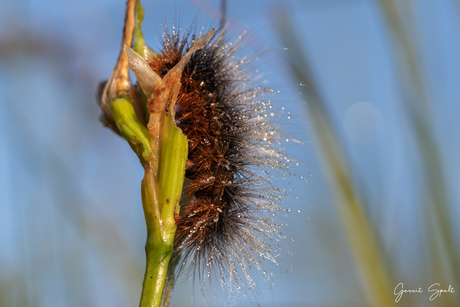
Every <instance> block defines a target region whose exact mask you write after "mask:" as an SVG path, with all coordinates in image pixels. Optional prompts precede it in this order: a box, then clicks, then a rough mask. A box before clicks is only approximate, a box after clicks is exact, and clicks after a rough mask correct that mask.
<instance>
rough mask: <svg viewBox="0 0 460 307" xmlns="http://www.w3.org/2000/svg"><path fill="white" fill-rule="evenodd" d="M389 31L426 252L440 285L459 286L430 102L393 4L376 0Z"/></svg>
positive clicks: (459, 273)
mask: <svg viewBox="0 0 460 307" xmlns="http://www.w3.org/2000/svg"><path fill="white" fill-rule="evenodd" d="M378 3H379V4H380V6H381V8H382V12H383V13H384V18H385V21H386V24H387V26H388V28H389V29H390V33H391V39H392V43H393V48H394V52H395V55H396V60H397V62H398V65H397V66H398V68H399V70H400V74H401V79H402V80H401V81H402V84H401V91H402V94H403V106H404V109H405V111H406V114H407V116H408V119H409V121H410V123H411V125H410V126H411V127H412V128H413V129H414V135H415V137H416V142H417V147H418V149H419V153H420V157H421V159H422V163H423V168H424V173H425V175H424V178H425V186H426V189H425V191H426V193H427V201H426V202H425V204H426V206H425V214H426V219H427V224H428V225H429V233H430V245H431V248H430V252H431V254H432V257H433V260H434V261H433V263H434V267H433V269H434V272H435V275H437V276H438V278H442V279H443V281H444V282H448V283H451V284H456V285H460V264H459V263H460V256H459V251H458V250H457V248H456V246H457V244H455V243H456V242H455V238H454V233H453V229H452V226H451V220H450V219H449V203H450V200H449V197H448V191H447V189H446V186H447V185H446V182H447V181H446V179H445V175H444V168H443V163H442V159H441V153H440V152H439V147H438V144H437V142H436V139H435V136H434V133H433V128H432V125H433V124H432V119H431V117H430V99H429V96H428V94H427V92H426V90H425V89H426V88H427V87H426V85H425V84H424V81H423V78H422V73H421V72H420V68H419V67H420V66H419V63H418V60H417V55H416V52H415V49H414V48H415V47H414V44H413V43H412V42H411V40H410V38H409V36H408V35H407V32H406V30H405V28H404V26H403V24H402V21H401V18H400V16H399V14H398V9H397V6H396V3H395V2H394V1H393V0H378ZM459 294H460V293H459V292H457V293H456V294H455V295H451V296H448V297H447V296H446V297H447V298H446V299H447V300H451V302H450V304H452V306H458V305H459V303H460V297H459Z"/></svg>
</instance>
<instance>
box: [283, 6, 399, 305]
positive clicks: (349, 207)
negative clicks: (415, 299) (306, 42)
mask: <svg viewBox="0 0 460 307" xmlns="http://www.w3.org/2000/svg"><path fill="white" fill-rule="evenodd" d="M277 16H278V20H277V24H276V29H277V31H278V36H279V37H280V38H281V40H282V42H283V44H284V45H285V46H286V47H287V48H288V49H289V50H290V56H289V57H288V62H289V66H290V69H291V70H292V73H293V77H294V78H295V80H299V81H301V82H302V83H303V84H302V85H303V86H302V93H303V94H304V95H305V96H306V99H307V107H308V113H309V115H310V116H309V118H310V120H311V121H312V123H313V126H314V127H315V132H316V136H317V139H318V142H319V143H320V147H321V153H322V164H323V169H324V173H325V176H326V177H327V179H328V182H329V186H330V190H331V191H332V192H333V194H334V200H335V204H336V209H337V211H338V213H339V217H340V219H341V221H342V223H343V225H344V228H345V232H346V235H347V237H348V239H349V241H350V246H351V250H352V253H353V256H354V260H355V263H356V266H357V268H358V270H359V272H360V274H361V277H362V278H363V279H362V280H363V284H364V285H366V287H367V289H366V290H367V293H368V294H369V300H370V302H371V304H372V306H376V307H377V306H378V307H388V306H395V303H394V297H393V287H391V286H390V278H389V276H388V273H387V272H389V270H387V269H386V268H385V265H384V261H383V259H382V255H383V253H381V251H380V246H379V240H378V239H377V238H376V236H375V232H374V229H373V228H372V226H371V224H370V221H369V219H368V216H367V213H366V212H365V209H364V207H363V204H362V201H361V199H360V196H359V194H358V193H357V191H356V189H355V187H354V185H353V182H352V178H351V175H350V171H349V167H348V165H347V159H346V157H345V156H344V155H343V152H344V151H343V149H342V146H341V144H340V142H339V140H338V137H337V135H336V132H335V129H334V126H333V124H332V122H331V119H330V117H329V115H328V113H327V110H326V108H325V105H324V102H323V100H322V98H321V96H320V94H319V92H318V91H317V88H316V86H315V83H314V79H313V77H312V75H311V73H310V67H309V65H308V63H307V61H306V59H304V58H302V55H303V54H304V53H303V51H302V50H301V47H300V45H299V43H298V41H297V39H296V38H295V34H294V30H293V28H292V26H291V22H290V20H289V17H288V16H287V14H284V15H283V14H280V13H279V12H278V14H277Z"/></svg>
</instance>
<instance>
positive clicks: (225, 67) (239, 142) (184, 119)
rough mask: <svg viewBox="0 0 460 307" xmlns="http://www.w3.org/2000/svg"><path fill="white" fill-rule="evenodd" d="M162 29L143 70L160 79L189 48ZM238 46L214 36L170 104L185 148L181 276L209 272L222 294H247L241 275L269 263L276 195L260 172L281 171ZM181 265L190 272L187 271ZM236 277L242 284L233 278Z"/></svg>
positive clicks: (267, 110) (266, 111)
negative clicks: (160, 39)
mask: <svg viewBox="0 0 460 307" xmlns="http://www.w3.org/2000/svg"><path fill="white" fill-rule="evenodd" d="M164 28H165V33H164V35H163V47H162V50H161V52H160V53H159V55H158V57H155V58H152V59H151V60H150V61H149V65H150V67H151V69H152V70H153V71H155V72H156V73H157V74H158V75H159V76H160V77H163V76H164V75H165V74H166V73H167V72H168V71H169V70H170V69H171V68H172V67H174V66H175V65H176V64H177V63H178V62H179V61H180V59H181V57H182V56H183V55H184V54H185V53H186V52H187V51H188V49H189V46H190V45H193V42H194V40H195V36H194V35H191V31H187V32H186V34H185V35H184V36H183V37H181V36H180V34H179V33H178V32H176V31H175V28H173V31H172V33H170V32H169V31H168V28H167V27H164ZM241 43H242V40H241V38H240V40H239V41H238V42H236V43H235V44H234V45H232V44H230V43H227V42H226V40H225V34H224V33H222V32H220V33H219V34H217V35H216V36H215V38H214V39H213V40H212V41H211V42H210V43H209V44H208V45H207V46H206V47H204V48H203V49H201V50H198V51H196V52H195V53H194V54H193V56H192V57H191V59H190V61H189V62H188V64H187V65H186V67H185V69H184V71H183V75H182V78H181V83H182V86H181V89H180V93H179V96H178V100H177V102H176V120H177V123H178V126H179V127H180V128H181V129H182V131H183V132H184V134H185V135H186V136H187V138H188V141H189V154H188V162H187V168H186V178H188V184H187V186H186V188H185V192H184V194H185V195H184V196H185V198H186V199H188V201H187V202H186V203H185V204H183V205H182V208H181V212H180V215H179V216H176V223H177V231H176V239H175V248H176V252H179V253H180V254H181V256H182V259H181V262H182V266H181V267H182V268H183V267H188V269H189V270H191V272H192V273H199V274H198V276H200V282H202V284H203V283H204V282H205V281H206V280H208V279H210V278H211V276H212V274H213V270H214V269H215V270H216V271H217V272H215V273H216V274H217V276H219V279H220V280H221V281H222V282H221V283H220V285H221V286H222V288H227V286H235V287H236V288H240V287H241V286H247V288H249V289H250V288H251V287H253V284H254V283H253V281H252V279H251V277H250V274H249V270H250V269H251V268H252V267H255V268H258V269H261V268H262V264H261V261H260V260H261V259H267V260H270V261H273V262H276V260H275V257H274V256H273V254H274V251H273V249H274V248H275V249H276V248H277V247H273V246H272V244H270V243H271V241H272V240H273V238H274V237H277V236H278V233H279V230H278V228H279V225H278V224H277V223H276V221H275V220H274V218H273V216H275V214H274V213H275V212H276V211H280V210H281V207H280V206H279V205H278V203H279V201H280V198H281V196H282V194H283V193H284V192H283V190H281V189H277V188H275V187H274V186H273V185H271V184H270V182H269V180H268V178H267V175H266V173H264V172H263V171H264V170H266V169H267V168H271V169H273V168H275V169H279V168H286V167H288V165H287V164H285V163H284V162H283V154H282V152H279V151H277V150H275V149H273V148H272V145H273V143H274V142H275V140H276V138H278V137H279V134H278V132H277V131H276V129H275V128H274V127H273V126H272V124H271V122H270V120H267V117H270V114H273V113H272V112H273V110H272V108H273V107H272V105H271V103H270V102H269V101H264V100H262V99H261V98H260V96H261V95H263V94H265V93H267V92H268V91H269V90H268V89H264V88H262V87H260V86H258V87H253V85H252V83H251V78H253V77H254V75H253V74H252V73H251V71H250V69H249V67H248V65H247V60H245V59H242V60H238V59H236V58H235V53H236V51H237V49H238V48H239V46H240V44H241ZM187 264H189V265H190V266H187ZM238 270H241V271H242V272H243V273H244V276H245V279H243V278H241V277H240V276H239V274H238V273H237V272H238Z"/></svg>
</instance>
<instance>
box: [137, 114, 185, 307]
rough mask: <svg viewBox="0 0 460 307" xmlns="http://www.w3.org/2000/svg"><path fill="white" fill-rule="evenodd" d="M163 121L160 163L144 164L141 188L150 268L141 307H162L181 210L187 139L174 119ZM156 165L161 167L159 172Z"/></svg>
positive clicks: (146, 275) (143, 287)
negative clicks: (176, 221)
mask: <svg viewBox="0 0 460 307" xmlns="http://www.w3.org/2000/svg"><path fill="white" fill-rule="evenodd" d="M162 122H163V126H162V129H161V133H160V135H161V136H162V139H161V142H160V143H159V144H160V145H161V148H160V156H159V157H157V158H156V159H158V158H159V164H154V163H147V164H146V165H145V173H144V179H143V180H142V185H141V192H142V204H143V207H144V215H145V222H146V225H147V243H146V245H145V252H146V257H147V265H146V269H145V276H144V283H143V285H142V296H141V302H140V307H158V306H160V302H161V297H162V293H163V288H164V284H165V279H166V275H167V272H168V265H169V260H170V259H171V255H172V254H173V250H174V236H175V233H176V224H175V221H174V215H175V214H176V213H178V211H179V208H180V207H179V202H180V196H181V193H182V185H183V182H184V176H185V162H186V161H187V154H188V142H187V138H186V137H185V135H184V134H183V133H182V131H181V130H180V129H179V128H177V127H176V125H175V123H174V121H173V120H172V119H171V117H170V116H165V117H164V120H163V121H162ZM149 162H151V161H149ZM153 165H159V167H158V169H155V168H154V167H153Z"/></svg>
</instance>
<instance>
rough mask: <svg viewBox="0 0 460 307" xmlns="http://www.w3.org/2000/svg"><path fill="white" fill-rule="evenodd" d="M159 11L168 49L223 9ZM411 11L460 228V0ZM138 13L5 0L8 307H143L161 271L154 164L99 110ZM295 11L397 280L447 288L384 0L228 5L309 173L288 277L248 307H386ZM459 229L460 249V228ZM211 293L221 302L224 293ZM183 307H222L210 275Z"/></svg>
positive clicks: (0, 280)
mask: <svg viewBox="0 0 460 307" xmlns="http://www.w3.org/2000/svg"><path fill="white" fill-rule="evenodd" d="M142 4H143V6H144V9H145V12H146V15H145V21H144V27H143V32H144V35H145V37H146V41H147V44H148V45H150V46H151V47H152V48H153V49H154V50H157V49H158V48H159V47H160V44H159V40H158V39H159V38H160V36H161V33H162V27H161V21H166V23H168V24H171V20H172V19H176V20H179V21H178V24H180V26H181V27H182V28H183V29H186V28H188V27H189V26H190V25H191V24H192V23H193V22H194V21H195V22H196V23H197V24H198V25H205V26H207V27H209V26H212V25H215V24H216V21H214V22H213V20H216V10H217V9H218V7H219V1H210V2H206V1H202V0H194V1H190V2H187V1H180V0H177V1H143V2H142ZM399 4H400V9H401V10H400V12H401V14H403V16H404V19H403V20H404V22H405V26H406V27H407V29H409V30H410V31H411V32H410V33H411V35H410V37H411V39H412V42H413V44H414V46H416V50H417V56H418V59H419V63H420V66H419V67H420V69H421V71H422V72H423V78H424V81H425V85H426V87H425V90H426V92H427V94H428V98H429V100H430V101H431V105H430V114H431V115H432V123H433V133H434V134H435V136H436V141H437V142H438V148H439V150H440V152H441V155H442V162H443V166H444V171H445V176H446V185H447V187H446V189H447V191H448V193H449V195H448V198H449V200H450V206H451V208H450V209H451V214H450V217H451V219H452V221H458V220H459V219H460V209H459V206H458V204H459V202H460V189H459V188H458V187H459V182H460V163H459V158H458V157H459V156H460V146H459V145H460V134H459V133H458V131H460V121H459V120H458V115H459V114H460V104H459V103H458V101H459V97H460V86H459V84H460V57H459V55H460V18H459V17H460V3H459V2H458V1H455V0H418V1H412V2H410V1H400V2H399ZM124 9H125V3H124V1H113V0H111V1H108V0H101V1H94V0H93V1H88V0H82V1H49V0H41V1H36V0H29V1H25V0H24V1H12V0H3V1H2V2H1V3H0V108H1V111H0V306H48V307H53V306H120V307H122V306H136V305H137V304H138V300H139V294H140V287H141V283H142V277H143V270H144V262H145V260H144V247H143V246H144V242H145V225H144V220H143V219H144V218H143V213H142V206H141V200H140V193H139V191H140V181H141V179H142V176H143V173H142V168H141V166H140V165H139V163H138V161H137V158H136V156H135V155H134V154H133V153H132V151H131V149H130V148H129V146H127V145H126V143H125V142H124V141H123V140H122V139H121V138H119V137H117V136H115V135H114V134H113V133H112V132H111V131H109V130H108V129H105V128H103V127H102V125H101V124H100V123H99V121H98V115H99V110H98V107H97V105H96V102H95V91H96V86H97V84H98V82H99V81H101V80H105V79H107V78H108V77H109V75H110V72H111V70H112V69H113V67H114V65H115V61H116V58H117V56H118V53H119V45H120V41H121V31H122V28H123V20H124ZM281 9H284V10H286V11H287V12H288V13H289V14H290V16H291V17H292V21H293V24H294V27H295V31H296V33H295V35H297V37H298V38H299V41H300V42H301V43H302V47H303V50H304V54H302V55H295V56H303V57H305V58H308V59H309V62H310V63H311V65H312V68H313V72H314V76H315V79H316V81H317V84H318V87H319V89H320V91H321V93H322V94H323V97H324V99H325V101H326V103H327V105H328V108H329V111H330V114H331V116H332V118H333V120H334V124H335V126H336V128H337V131H338V133H339V136H340V137H341V141H342V143H343V145H344V148H345V151H346V154H347V155H348V157H349V161H350V164H351V166H352V170H353V176H354V178H355V180H356V182H357V183H358V188H359V191H360V192H361V194H362V196H363V199H364V201H365V204H366V207H367V209H368V212H369V215H370V217H371V219H372V221H373V225H374V227H375V228H376V229H377V230H378V232H379V234H380V236H381V239H382V242H383V246H384V248H385V250H384V253H385V255H386V256H387V257H388V259H389V260H390V262H391V268H392V271H393V272H392V273H393V274H394V276H395V285H396V284H397V283H399V282H404V283H405V284H407V285H408V287H409V286H412V287H413V288H418V287H419V286H421V287H425V286H426V285H430V284H432V283H434V282H436V280H433V278H432V277H431V276H433V274H434V273H435V272H433V268H432V266H431V264H430V259H429V257H428V256H427V253H428V249H429V245H427V241H428V237H429V233H428V230H427V227H426V221H425V220H424V215H423V210H422V209H421V208H422V205H423V203H424V202H425V201H426V199H425V197H426V195H425V193H424V189H423V182H422V181H423V180H422V177H423V176H424V175H423V171H422V170H421V161H420V158H419V155H418V154H417V147H416V146H415V140H414V135H413V131H412V128H411V127H410V124H409V123H408V120H407V116H406V114H405V112H404V109H403V107H402V103H401V94H400V92H401V91H400V89H401V88H400V86H401V75H400V71H399V67H398V65H397V64H396V61H395V54H394V52H393V51H394V50H393V48H392V45H391V40H390V36H389V33H388V31H387V29H386V26H385V23H384V19H383V15H382V12H381V11H380V9H379V6H378V5H377V2H376V1H371V0H304V1H295V0H287V1H284V2H282V3H281V2H277V1H262V0H255V1H240V0H236V1H228V13H229V15H230V16H231V24H232V28H231V29H232V33H235V35H236V36H237V35H238V34H240V33H242V32H243V31H249V33H250V40H249V41H248V44H247V45H246V46H245V47H244V49H243V50H242V53H247V54H249V55H251V56H255V57H257V58H258V60H257V61H256V62H254V66H255V67H256V68H257V69H259V70H260V72H261V75H262V77H261V79H260V80H258V82H261V83H263V84H264V85H265V84H267V86H269V87H272V88H273V89H274V90H275V91H278V90H279V91H280V93H278V94H276V95H274V96H273V98H269V99H272V100H273V102H274V104H275V106H276V108H277V110H278V114H279V116H278V117H277V120H278V122H279V123H280V126H282V128H283V133H284V134H285V135H286V139H290V142H286V140H282V141H281V147H283V148H284V149H285V151H286V153H288V154H289V155H290V156H291V157H293V158H294V159H296V160H297V161H298V162H299V166H296V167H295V172H296V173H297V175H296V176H291V178H290V179H289V180H279V181H277V184H278V185H280V186H283V187H284V188H286V189H288V190H290V193H291V197H290V198H289V199H287V200H286V202H285V205H286V206H287V207H290V208H291V209H292V211H294V212H296V213H295V214H291V215H288V216H287V217H285V219H286V220H285V222H286V223H287V224H288V226H287V227H286V228H285V229H284V230H283V232H284V233H285V235H286V240H285V242H284V243H283V244H285V245H286V248H285V250H286V252H285V253H284V254H283V255H281V257H280V263H281V265H280V266H270V270H271V272H272V273H273V275H274V279H273V280H274V283H273V284H267V283H265V282H264V281H263V278H262V277H261V276H259V277H258V279H259V291H258V297H256V298H255V299H254V298H253V297H252V295H251V296H250V297H249V298H247V297H244V296H241V295H240V296H237V297H236V298H233V299H232V300H231V302H232V305H235V306H257V303H258V304H259V305H260V306H266V307H270V306H368V305H367V303H366V301H365V298H366V296H365V293H364V290H363V288H362V285H361V284H360V280H359V278H358V277H357V272H356V270H355V268H354V264H353V262H352V258H351V256H350V253H349V252H350V251H349V247H348V243H347V241H346V238H345V236H344V234H343V230H342V228H341V224H340V221H339V220H338V218H337V213H336V211H335V207H334V205H333V203H332V197H331V196H330V194H331V193H330V192H329V191H328V189H327V186H326V182H325V178H324V175H323V174H322V172H321V168H320V166H321V165H320V160H319V159H318V155H321V152H320V151H319V144H318V142H317V141H316V140H315V135H314V130H313V127H312V125H311V122H310V121H309V119H308V114H307V113H306V108H305V106H304V104H305V99H304V98H303V97H302V96H301V95H300V94H299V91H300V90H299V83H300V82H299V81H297V80H294V79H293V78H292V76H291V75H290V74H289V71H288V69H287V68H286V65H285V62H284V58H285V56H287V55H289V54H290V51H286V50H284V48H283V45H282V44H281V43H280V40H279V39H278V38H277V37H276V34H275V30H274V19H276V17H277V16H278V15H279V14H280V12H281ZM173 16H176V17H173ZM266 51H268V52H266ZM283 107H284V108H285V109H284V110H283ZM288 115H293V117H292V119H288ZM293 139H295V140H299V141H300V142H301V143H302V144H298V143H295V142H292V140H293ZM298 210H300V213H299V212H298ZM453 226H454V228H455V236H456V237H455V239H456V242H459V240H460V238H459V234H460V228H459V226H458V224H455V223H453ZM457 249H458V246H457ZM114 268H115V269H114ZM259 275H261V274H259ZM446 286H447V285H446ZM454 288H455V285H454ZM456 289H457V291H460V285H457V286H456ZM216 296H217V297H219V295H218V294H216ZM207 297H208V304H209V305H210V306H212V305H213V304H214V301H215V299H214V298H213V294H212V293H210V294H208V296H207ZM413 299H414V301H410V300H409V299H407V300H406V301H405V302H406V303H407V304H411V303H416V306H428V305H430V306H438V305H436V304H440V305H439V306H443V305H442V301H437V302H431V303H430V302H429V300H428V298H427V297H424V296H423V295H422V296H419V297H414V298H413ZM227 300H228V299H227V298H225V297H224V298H222V297H221V298H219V303H218V304H217V305H218V306H222V305H223V304H224V302H226V301H227ZM402 303H404V302H402ZM227 305H228V303H227ZM172 306H204V302H203V299H202V295H201V292H200V290H199V285H198V283H195V284H193V283H192V282H183V283H180V284H178V285H177V286H176V289H175V292H174V294H173V304H172Z"/></svg>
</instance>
